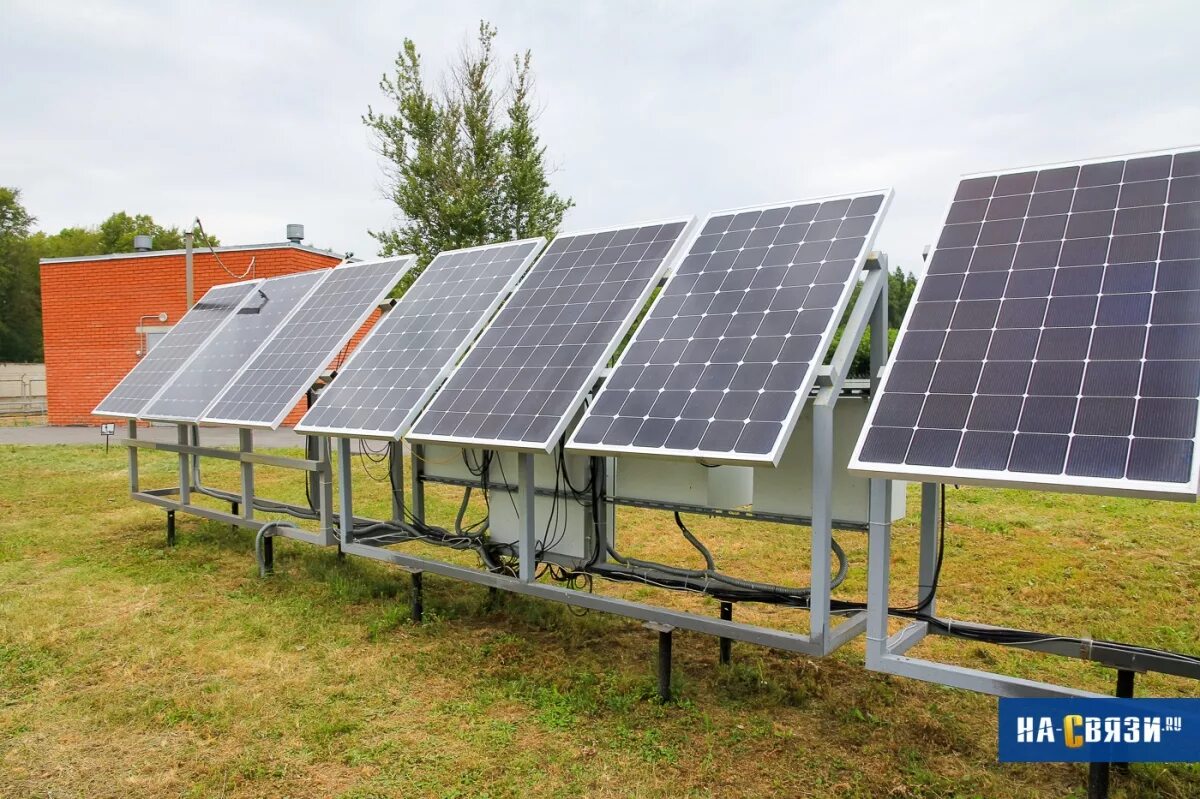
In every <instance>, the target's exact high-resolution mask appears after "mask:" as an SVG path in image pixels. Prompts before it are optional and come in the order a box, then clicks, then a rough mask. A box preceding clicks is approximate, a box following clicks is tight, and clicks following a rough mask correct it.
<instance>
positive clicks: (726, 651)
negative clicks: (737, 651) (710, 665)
mask: <svg viewBox="0 0 1200 799" xmlns="http://www.w3.org/2000/svg"><path fill="white" fill-rule="evenodd" d="M721 621H733V603H732V602H722V603H721ZM732 659H733V639H731V638H725V637H722V638H721V665H722V666H728V665H729V662H730V660H732Z"/></svg>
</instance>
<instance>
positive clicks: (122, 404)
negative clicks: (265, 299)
mask: <svg viewBox="0 0 1200 799" xmlns="http://www.w3.org/2000/svg"><path fill="white" fill-rule="evenodd" d="M260 282H261V281H258V280H245V281H242V282H239V283H226V284H224V285H221V286H214V287H213V288H211V289H209V290H208V291H207V292H206V293H205V295H204V296H203V297H201V298H200V301H199V302H197V303H196V304H195V305H193V306H192V308H191V309H190V310H189V311H188V312H187V313H186V314H184V315H183V317H182V318H181V319H180V320H179V321H178V322H176V323H175V325H174V326H173V327H172V328H171V329H170V330H169V331H167V333H166V335H164V336H163V337H162V340H161V341H159V342H158V344H156V345H155V346H154V348H153V349H152V350H150V351H149V352H147V353H146V354H145V355H143V356H142V359H141V360H140V361H138V363H137V365H136V366H134V367H133V369H132V370H131V371H130V372H129V374H127V375H125V378H124V379H123V380H121V382H120V383H117V385H116V387H115V388H113V390H112V391H111V392H109V394H108V396H107V397H105V398H104V399H103V400H102V401H101V402H100V404H99V405H97V406H96V409H95V410H94V411H92V413H95V414H96V415H98V416H122V417H126V418H135V417H137V416H138V415H139V414H140V413H141V411H142V409H143V408H144V407H145V406H146V404H147V403H149V402H150V400H152V399H153V398H154V395H155V394H157V393H158V392H159V391H160V390H161V389H162V387H163V386H164V385H166V383H167V381H169V380H170V379H171V377H172V376H173V375H174V374H175V372H176V371H177V370H178V369H179V367H180V366H182V365H183V364H184V362H185V361H187V359H188V358H190V357H191V356H192V355H193V354H194V353H195V352H196V351H197V350H199V349H200V347H201V346H203V344H204V342H205V341H207V340H208V337H209V336H211V335H212V334H213V333H214V332H216V330H217V329H218V328H220V326H221V324H222V323H224V322H225V321H226V320H227V319H229V318H230V316H232V314H233V312H234V311H235V310H236V309H237V308H238V307H239V306H240V305H241V303H242V302H243V301H244V300H246V299H248V298H249V297H250V295H251V293H252V292H253V291H254V289H255V288H257V286H258V284H259V283H260Z"/></svg>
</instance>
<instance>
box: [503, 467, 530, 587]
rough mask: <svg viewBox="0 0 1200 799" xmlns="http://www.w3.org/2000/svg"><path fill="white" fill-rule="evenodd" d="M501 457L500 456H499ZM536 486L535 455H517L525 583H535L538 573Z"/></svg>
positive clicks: (520, 568) (521, 570)
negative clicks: (535, 522)
mask: <svg viewBox="0 0 1200 799" xmlns="http://www.w3.org/2000/svg"><path fill="white" fill-rule="evenodd" d="M497 457H500V456H497ZM534 497H535V486H534V483H533V455H532V454H530V453H528V452H521V453H518V454H517V508H518V510H519V511H520V517H521V518H520V520H519V522H518V524H519V526H520V542H521V549H520V552H519V553H518V555H519V557H520V562H519V566H518V569H517V572H518V576H519V577H520V578H521V582H523V583H531V582H533V577H534V574H535V573H536V572H537V553H536V552H534V547H536V546H537V529H536V527H535V525H534V518H533V515H534V514H533V507H534Z"/></svg>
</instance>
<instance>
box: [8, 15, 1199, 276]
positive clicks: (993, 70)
mask: <svg viewBox="0 0 1200 799" xmlns="http://www.w3.org/2000/svg"><path fill="white" fill-rule="evenodd" d="M480 18H487V19H490V20H491V21H493V22H494V23H496V24H497V25H498V26H499V28H500V39H499V41H498V47H499V49H500V51H501V52H502V53H506V52H511V51H516V50H524V49H525V48H530V49H532V50H533V53H534V59H535V68H536V71H537V76H538V89H539V96H540V101H541V103H542V105H543V113H542V116H541V119H540V131H541V134H542V136H543V139H544V141H545V143H546V144H547V145H549V147H550V155H551V158H552V159H553V161H554V162H555V164H557V165H558V167H559V169H558V171H557V172H556V173H555V175H554V182H555V185H556V188H558V189H559V190H560V191H562V192H564V193H567V194H570V195H572V196H573V197H574V198H575V200H576V201H577V203H578V206H579V207H578V208H577V209H576V210H575V211H573V212H572V215H571V217H570V219H569V224H570V225H571V226H577V227H584V226H587V227H590V226H594V225H600V224H608V223H623V222H631V221H637V220H639V219H643V218H649V217H662V216H667V215H676V214H680V213H696V214H702V213H705V212H707V211H710V210H714V209H719V208H728V207H734V206H739V205H746V204H750V203H757V202H764V201H770V200H775V199H792V198H800V197H804V196H811V195H818V194H827V193H831V192H841V191H853V190H859V189H866V188H874V187H877V186H881V185H892V186H894V187H895V189H896V192H897V195H896V201H895V203H894V205H893V206H892V211H891V213H890V214H889V218H888V221H887V223H886V225H885V227H884V230H883V232H882V234H881V239H880V242H879V243H880V245H881V246H883V247H884V248H886V249H888V250H889V251H890V252H891V254H892V261H893V263H900V264H903V265H905V266H907V267H909V268H916V267H918V265H919V261H920V251H921V246H922V244H924V243H925V242H926V241H928V240H930V239H932V238H933V237H934V236H935V235H936V231H937V227H938V225H939V221H940V220H939V215H940V214H941V213H942V212H943V210H944V207H945V204H946V201H947V198H948V197H949V194H950V192H951V190H952V188H953V185H954V181H955V179H956V177H957V175H959V174H961V173H964V172H974V171H980V170H985V169H989V168H1005V167H1015V166H1020V165H1024V164H1034V163H1044V162H1049V161H1055V160H1064V159H1072V158H1083V157H1088V156H1098V155H1105V154H1110V153H1112V154H1115V153H1122V152H1128V151H1136V150H1142V149H1153V148H1158V147H1166V146H1174V145H1180V144H1188V143H1196V142H1200V106H1198V104H1197V101H1196V95H1195V92H1194V74H1195V70H1194V58H1193V55H1192V53H1193V50H1194V42H1193V38H1194V37H1193V32H1194V31H1195V30H1196V23H1197V22H1200V6H1196V5H1195V4H1192V3H1186V2H1178V3H1139V4H1119V3H1096V2H1093V3H1087V4H1079V3H1067V2H1048V3H1033V2H1012V3H1003V4H1000V3H992V4H983V3H889V2H871V3H868V2H852V3H843V4H839V5H832V6H824V5H817V4H811V3H805V4H800V3H785V2H759V3H752V4H729V3H707V2H687V3H683V2H679V3H669V4H668V3H658V4H648V3H641V2H632V1H631V0H630V1H628V2H621V3H609V2H603V3H602V2H592V3H556V2H551V0H545V1H544V2H527V3H520V4H514V3H499V2H495V3H479V4H467V3H453V4H429V3H417V2H410V3H396V2H376V3H362V4H338V5H327V4H319V3H312V4H309V3H299V4H297V3H283V2H279V3H270V4H265V5H257V6H255V7H253V8H249V7H247V6H246V5H245V4H237V3H203V4H198V3H179V4H175V5H168V6H165V7H164V6H157V5H154V6H148V5H146V4H141V3H134V2H129V3H123V4H122V3H78V4H75V3H27V4H16V5H13V4H11V3H10V4H9V5H8V7H7V8H6V10H5V12H4V24H3V26H2V27H0V71H2V74H4V75H5V79H4V80H3V81H0V102H2V103H3V107H4V108H5V109H6V112H5V114H4V115H3V117H2V118H0V182H3V183H5V184H14V185H17V186H19V187H20V188H22V189H23V191H24V193H25V199H26V201H27V203H28V205H29V206H30V209H31V210H32V211H33V212H34V213H35V214H37V215H38V216H39V217H40V219H41V224H42V226H43V227H45V228H48V229H57V228H59V227H62V226H65V225H71V224H85V223H94V222H97V221H99V220H100V219H101V218H103V217H104V216H105V215H106V214H108V213H110V212H111V211H113V210H116V209H119V208H125V209H128V210H130V211H133V210H138V211H146V212H150V213H152V214H154V215H155V216H156V217H157V218H159V219H160V220H161V221H165V222H169V223H173V224H184V223H186V222H187V221H188V220H190V219H191V218H192V217H193V216H195V215H199V216H201V217H202V218H203V219H204V220H205V223H206V226H207V227H208V228H209V229H211V230H214V231H217V232H218V234H219V235H220V236H221V237H222V239H223V240H224V241H226V242H229V243H234V242H238V243H241V242H254V241H262V240H276V239H279V238H281V237H282V233H283V226H284V224H285V223H287V222H290V221H300V222H304V223H306V225H307V228H308V231H309V235H310V236H311V240H312V241H313V243H315V244H318V245H321V246H330V247H333V248H336V249H342V250H353V251H355V252H357V253H359V254H369V253H371V252H373V251H374V245H373V240H372V239H370V238H369V237H368V236H367V234H366V230H367V229H368V228H376V229H377V228H380V227H384V226H386V225H387V224H388V222H389V220H390V218H391V209H390V207H389V205H388V203H387V202H386V201H385V200H384V199H383V198H382V196H381V193H380V172H379V165H378V161H377V159H376V157H375V155H374V153H373V152H372V150H371V149H370V139H369V136H368V135H367V132H366V131H365V129H364V128H363V126H362V124H361V122H360V116H361V114H362V113H363V112H364V111H365V109H366V107H367V105H368V104H369V103H374V104H376V105H377V106H378V105H379V104H380V102H381V97H380V95H379V93H378V91H377V88H376V84H377V81H378V79H379V75H380V74H381V73H382V72H384V71H385V70H387V69H389V68H390V65H391V61H392V59H393V57H394V56H395V53H396V50H397V49H398V48H399V47H400V43H401V40H402V39H403V38H404V37H405V36H409V37H411V38H413V39H414V40H415V41H416V42H417V44H418V47H419V48H420V49H421V51H422V53H423V54H424V56H425V59H426V64H427V65H428V66H429V68H430V69H431V71H433V72H435V71H436V70H437V69H438V68H439V67H440V65H441V64H444V63H445V61H446V59H447V58H449V57H450V56H451V55H452V54H453V53H454V52H455V51H456V50H457V49H458V48H459V47H460V46H461V45H462V44H463V43H464V42H465V41H466V40H467V39H468V38H469V37H470V36H471V35H472V34H473V31H474V28H475V26H476V25H477V23H478V20H479V19H480Z"/></svg>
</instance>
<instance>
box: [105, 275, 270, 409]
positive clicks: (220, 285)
mask: <svg viewBox="0 0 1200 799" xmlns="http://www.w3.org/2000/svg"><path fill="white" fill-rule="evenodd" d="M262 282H263V279H262V278H253V277H252V278H250V279H248V280H235V281H232V282H229V283H217V284H215V285H213V286H211V287H210V288H209V289H208V291H206V292H204V296H202V297H201V298H200V301H201V302H203V300H204V297H207V296H208V293H209V292H210V291H212V290H213V289H218V288H222V289H223V288H229V287H231V286H240V285H243V284H245V285H252V284H257V283H262ZM253 296H254V292H253V291H250V292H247V293H246V296H244V297H242V299H241V300H240V301H239V302H238V304H237V305H236V306H235V307H234V309H233V311H232V312H230V314H229V315H228V316H226V317H225V318H224V319H222V320H221V321H220V323H218V324H217V326H216V327H214V328H213V329H212V331H211V332H210V333H209V334H208V335H207V336H206V337H205V338H204V340H203V341H201V342H200V344H199V345H198V346H197V347H196V349H195V351H194V352H193V353H192V354H191V355H189V356H188V357H187V358H185V359H184V361H183V363H181V364H180V365H179V366H178V367H177V368H176V369H175V371H174V372H172V373H171V374H170V376H169V377H167V379H166V380H165V381H163V384H162V385H161V386H159V387H158V390H157V391H155V392H154V396H152V397H151V398H150V399H148V400H146V401H145V402H143V403H142V407H141V408H138V412H137V413H114V412H112V411H101V410H100V406H101V405H103V404H104V403H106V402H108V400H109V399H110V398H111V397H112V395H113V394H115V393H117V389H119V388H120V387H121V384H122V383H124V382H125V380H126V379H127V378H128V377H129V376H130V375H131V374H133V372H134V370H135V369H137V368H138V366H140V365H141V364H142V361H138V362H137V363H136V364H134V366H133V368H132V369H130V370H129V371H128V372H126V373H125V377H122V378H121V380H120V381H119V382H118V383H117V384H116V385H115V386H113V387H112V389H110V390H109V392H108V393H107V394H105V395H104V399H102V400H100V402H99V403H98V404H97V405H96V407H95V409H93V410H92V415H93V416H107V417H112V418H115V419H142V418H147V419H148V418H150V417H143V416H142V415H141V412H142V411H143V410H145V409H146V408H148V407H150V403H152V402H154V400H156V399H158V395H159V394H161V393H162V391H163V389H164V388H166V387H167V386H168V385H169V384H170V383H172V382H173V381H174V380H175V378H176V377H178V376H179V373H180V372H181V371H183V369H184V368H185V367H186V366H187V365H188V364H189V363H191V361H192V359H193V358H195V357H196V353H198V352H200V350H202V349H204V347H205V346H207V344H208V342H209V341H211V340H212V337H213V336H215V335H216V334H217V333H219V332H220V331H221V329H222V328H223V327H225V325H227V324H229V320H230V319H232V318H233V315H234V314H236V313H237V312H238V311H240V310H241V309H242V308H243V307H244V306H245V304H246V303H247V302H249V301H250V298H251V297H253ZM193 307H194V306H193ZM191 310H192V309H191V308H189V309H188V311H186V312H184V315H183V316H181V317H180V318H179V322H182V321H183V318H184V317H186V316H187V314H188V312H190V311H191ZM179 322H176V323H175V324H174V325H172V326H171V328H170V329H169V330H167V332H166V333H165V334H164V336H163V338H164V340H165V338H166V336H169V335H171V330H174V329H175V328H176V327H177V326H178V325H179ZM160 343H161V342H160ZM147 355H149V353H147ZM143 357H144V356H143Z"/></svg>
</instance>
